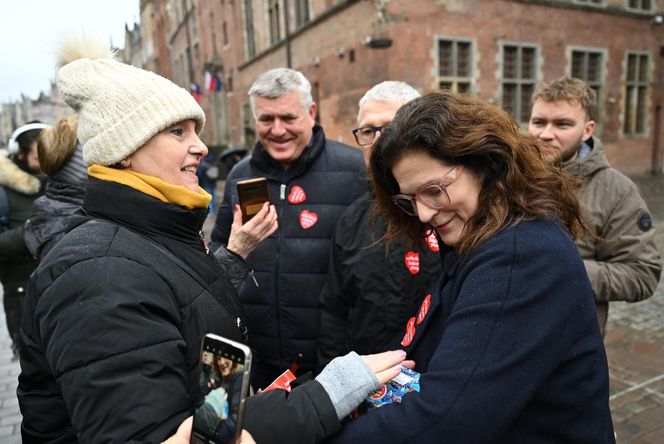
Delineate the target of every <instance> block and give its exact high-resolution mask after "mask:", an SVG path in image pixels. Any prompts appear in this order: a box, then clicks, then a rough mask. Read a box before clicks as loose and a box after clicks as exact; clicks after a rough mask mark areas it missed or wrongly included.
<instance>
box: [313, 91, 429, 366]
mask: <svg viewBox="0 0 664 444" xmlns="http://www.w3.org/2000/svg"><path fill="white" fill-rule="evenodd" d="M419 96H420V94H419V93H418V92H417V91H416V90H415V89H414V88H412V87H411V86H409V85H408V84H406V83H404V82H396V81H386V82H382V83H379V84H378V85H376V86H374V87H373V88H371V89H370V90H369V91H367V92H366V94H365V95H364V96H363V97H362V99H361V100H360V102H359V112H358V115H357V122H358V128H355V129H354V130H353V135H354V136H355V141H356V142H357V144H358V145H360V146H361V147H362V150H363V153H364V160H365V163H367V164H368V162H369V156H370V155H371V149H372V147H373V146H374V144H375V143H376V141H377V140H378V138H379V137H380V133H381V130H382V129H383V127H385V126H386V125H387V124H389V123H390V122H391V121H392V119H393V118H394V115H395V114H396V112H397V110H398V109H399V108H400V107H401V105H403V104H404V103H406V102H408V101H409V100H412V99H414V98H416V97H419ZM371 202H372V197H371V194H370V193H366V194H365V195H363V196H362V197H360V198H359V199H358V200H357V201H355V202H354V203H353V204H352V205H351V206H350V207H349V208H348V209H347V210H346V212H345V213H344V214H343V215H342V216H341V218H340V219H339V222H338V223H337V227H336V229H335V232H334V237H333V242H332V250H331V252H330V265H329V269H328V278H327V283H326V285H325V287H324V289H323V292H322V294H321V302H322V305H323V311H322V317H321V335H320V338H319V341H318V364H319V368H322V367H323V366H325V364H327V363H328V362H329V361H330V360H332V359H333V358H335V357H336V356H341V355H344V354H346V353H348V352H349V351H350V350H354V351H356V352H357V353H358V354H364V353H375V352H377V351H381V350H384V349H385V347H386V346H387V344H388V343H389V342H390V341H391V340H392V339H394V338H396V336H398V335H400V334H401V333H402V330H403V325H404V324H405V322H406V321H407V320H408V317H409V316H411V315H412V313H413V311H414V309H415V308H417V307H419V304H420V303H421V301H422V300H423V299H424V298H425V297H426V294H427V290H428V289H429V285H430V284H431V282H432V280H433V278H434V276H435V274H436V272H437V271H438V270H439V268H440V260H439V256H438V253H437V252H438V240H437V238H436V237H435V235H434V234H432V233H431V234H430V236H428V237H427V238H426V246H424V247H423V248H418V247H414V246H409V245H406V244H405V243H404V244H402V245H394V246H391V247H390V249H389V250H387V251H386V250H385V245H384V244H383V243H382V242H381V239H382V237H383V235H384V233H385V229H386V225H385V221H384V220H383V219H382V218H379V217H372V214H371ZM399 339H401V338H400V337H399ZM396 342H397V343H398V341H396ZM395 345H396V344H395Z"/></svg>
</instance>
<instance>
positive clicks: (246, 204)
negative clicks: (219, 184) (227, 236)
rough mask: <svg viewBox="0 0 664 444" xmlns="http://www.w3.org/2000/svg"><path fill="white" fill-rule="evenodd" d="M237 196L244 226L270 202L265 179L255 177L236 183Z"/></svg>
mask: <svg viewBox="0 0 664 444" xmlns="http://www.w3.org/2000/svg"><path fill="white" fill-rule="evenodd" d="M237 195H238V201H239V203H240V209H241V210H242V223H243V224H245V223H247V221H248V220H249V219H251V218H252V217H254V215H255V214H256V213H258V212H259V211H260V209H261V208H262V207H263V204H264V203H265V202H268V201H269V200H270V195H269V194H268V188H267V179H266V178H264V177H257V178H255V179H247V180H241V181H239V182H238V183H237Z"/></svg>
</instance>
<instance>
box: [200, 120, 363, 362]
mask: <svg viewBox="0 0 664 444" xmlns="http://www.w3.org/2000/svg"><path fill="white" fill-rule="evenodd" d="M261 176H262V177H266V178H267V179H268V180H269V193H270V201H271V202H272V203H273V204H274V205H275V206H276V208H277V214H278V218H279V229H278V230H277V231H276V233H275V234H273V235H272V236H270V237H269V238H268V239H266V240H265V241H263V242H262V243H261V244H260V245H259V246H258V247H257V248H256V249H255V250H254V251H253V252H252V253H251V254H250V255H249V257H248V258H247V263H248V264H249V267H250V268H252V269H253V270H254V271H255V278H256V281H257V282H258V287H257V286H256V285H255V284H254V282H253V281H252V280H251V279H247V280H246V281H245V283H244V286H243V287H242V289H241V292H240V300H241V302H242V305H243V307H244V309H245V311H246V314H247V319H248V326H249V330H250V331H251V337H250V339H249V344H250V345H251V347H252V348H254V349H255V351H256V356H255V358H256V361H257V362H258V364H259V365H260V364H261V363H267V364H269V365H272V366H275V367H281V368H283V369H284V370H285V369H287V368H289V367H290V364H291V362H292V360H293V359H294V357H295V356H296V354H297V353H298V352H299V353H302V354H303V358H302V359H301V361H300V364H301V368H302V369H310V368H313V367H314V366H315V363H316V342H317V339H318V334H319V330H320V292H321V289H322V288H323V285H324V283H325V277H326V274H327V266H328V262H329V251H330V243H331V242H330V239H331V237H332V232H333V230H334V227H335V225H336V223H337V220H338V219H339V217H340V216H341V214H342V213H343V212H344V210H345V209H346V208H347V207H348V206H349V205H350V204H351V203H352V202H354V201H355V200H356V199H357V198H358V197H359V196H361V195H362V194H363V193H364V192H366V190H367V185H366V173H365V168H364V163H363V161H362V154H361V153H360V151H359V150H356V149H352V148H350V147H347V146H345V145H342V144H339V143H336V142H332V141H329V140H325V134H324V132H323V130H322V128H320V127H318V126H316V127H314V133H313V137H312V141H311V143H310V144H309V145H308V146H307V148H306V149H305V150H304V152H303V153H302V155H301V156H300V158H299V159H298V160H297V161H296V162H294V163H293V164H292V165H291V166H290V167H289V168H288V169H284V168H283V167H282V166H281V165H280V164H278V163H277V162H276V161H274V160H273V159H272V158H271V157H270V156H269V155H268V153H267V152H266V150H265V149H264V148H263V146H262V145H261V144H260V142H259V143H258V144H257V145H256V147H255V148H254V151H253V154H252V156H251V157H250V158H245V159H243V160H242V161H240V163H238V164H237V165H236V166H235V167H234V168H233V170H232V171H231V173H230V174H229V176H228V178H227V181H226V190H225V193H224V199H223V203H222V205H221V207H220V210H219V215H218V217H217V221H216V224H215V227H214V230H213V232H212V243H211V248H212V249H213V250H214V249H215V248H216V246H218V245H220V244H224V245H225V244H227V242H228V237H229V234H230V228H231V224H232V222H233V207H234V205H235V204H237V202H238V198H237V187H236V183H237V182H238V181H239V180H242V179H247V178H252V177H261Z"/></svg>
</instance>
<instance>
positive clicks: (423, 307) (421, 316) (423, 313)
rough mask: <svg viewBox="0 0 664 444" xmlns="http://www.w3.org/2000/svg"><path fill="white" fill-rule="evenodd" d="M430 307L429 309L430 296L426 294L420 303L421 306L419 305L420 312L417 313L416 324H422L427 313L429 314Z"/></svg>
mask: <svg viewBox="0 0 664 444" xmlns="http://www.w3.org/2000/svg"><path fill="white" fill-rule="evenodd" d="M430 307H431V295H430V294H428V295H427V297H425V298H424V300H423V301H422V305H420V312H419V313H417V323H418V324H421V323H422V321H423V320H424V318H425V317H426V315H427V313H428V312H429V308H430Z"/></svg>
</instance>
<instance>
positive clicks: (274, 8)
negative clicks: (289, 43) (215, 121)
mask: <svg viewBox="0 0 664 444" xmlns="http://www.w3.org/2000/svg"><path fill="white" fill-rule="evenodd" d="M267 14H268V18H269V22H270V43H277V42H278V41H279V40H280V39H281V30H280V29H279V27H280V23H279V0H270V3H269V4H268V7H267Z"/></svg>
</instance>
